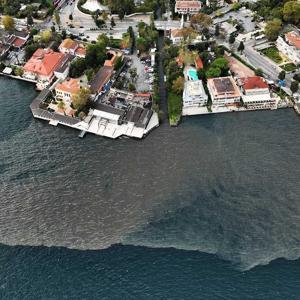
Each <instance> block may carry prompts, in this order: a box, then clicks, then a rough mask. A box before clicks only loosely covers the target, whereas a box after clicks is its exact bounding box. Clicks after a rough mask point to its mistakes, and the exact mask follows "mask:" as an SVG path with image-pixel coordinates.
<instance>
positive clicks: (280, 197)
mask: <svg viewBox="0 0 300 300" xmlns="http://www.w3.org/2000/svg"><path fill="white" fill-rule="evenodd" d="M0 90H1V94H0V105H1V110H0V122H1V126H0V201H1V206H0V242H1V243H4V244H8V245H45V246H64V247H68V248H76V249H102V248H106V247H109V246H110V245H112V244H116V243H124V244H133V245H143V246H149V247H176V248H180V249H186V250H200V251H203V252H207V253H213V254H217V255H218V256H219V257H222V258H224V259H226V260H229V261H231V262H233V263H234V264H238V265H239V266H242V267H243V268H246V269H247V268H251V267H252V266H255V265H257V264H265V263H268V262H270V261H271V260H273V259H276V258H278V257H284V258H287V259H296V258H298V257H299V256H300V203H299V201H300V186H299V184H298V182H299V177H300V171H299V163H300V155H299V149H300V141H299V139H298V133H299V129H300V119H299V117H298V116H297V115H296V114H295V113H294V112H293V111H292V110H278V111H264V112H249V113H233V114H222V115H213V116H202V117H192V118H189V119H186V120H184V121H183V123H182V124H181V125H180V127H178V128H170V127H168V126H166V125H163V126H161V127H160V128H158V129H157V130H155V131H153V132H152V133H151V134H150V136H148V137H147V138H146V139H144V140H142V141H137V140H131V139H119V140H116V141H112V140H108V139H105V138H101V137H96V136H93V135H88V136H87V137H86V138H85V139H83V140H81V139H79V138H78V137H77V135H78V133H79V132H78V131H75V130H73V129H68V128H65V127H61V126H59V127H57V128H56V127H52V126H50V125H48V124H47V123H46V122H43V121H38V120H34V119H33V118H32V116H31V113H30V110H29V107H28V106H29V104H30V102H31V101H32V99H33V97H34V96H35V91H34V89H33V87H32V86H31V85H28V84H25V83H20V82H17V81H12V80H8V79H3V78H1V81H0Z"/></svg>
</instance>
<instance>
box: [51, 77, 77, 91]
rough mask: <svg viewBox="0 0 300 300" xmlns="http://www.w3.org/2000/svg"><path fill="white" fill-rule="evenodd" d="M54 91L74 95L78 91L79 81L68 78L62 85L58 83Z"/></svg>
mask: <svg viewBox="0 0 300 300" xmlns="http://www.w3.org/2000/svg"><path fill="white" fill-rule="evenodd" d="M55 89H56V90H60V91H63V92H68V93H71V94H76V93H78V92H79V91H80V80H79V79H74V78H70V79H69V80H65V81H64V82H62V83H58V84H57V85H56V87H55Z"/></svg>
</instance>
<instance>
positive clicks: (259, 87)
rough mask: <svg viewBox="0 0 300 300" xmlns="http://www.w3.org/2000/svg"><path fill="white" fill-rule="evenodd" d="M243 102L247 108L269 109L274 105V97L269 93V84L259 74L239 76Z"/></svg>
mask: <svg viewBox="0 0 300 300" xmlns="http://www.w3.org/2000/svg"><path fill="white" fill-rule="evenodd" d="M238 84H239V86H240V87H241V91H242V100H243V104H244V106H245V107H246V108H248V109H271V108H275V107H276V99H275V98H273V97H272V96H271V94H270V90H269V85H268V84H267V83H266V82H265V80H264V78H262V77H259V76H253V77H247V78H240V79H239V80H238Z"/></svg>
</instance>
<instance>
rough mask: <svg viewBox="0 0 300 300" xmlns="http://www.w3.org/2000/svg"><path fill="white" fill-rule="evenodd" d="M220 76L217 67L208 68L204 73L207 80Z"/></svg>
mask: <svg viewBox="0 0 300 300" xmlns="http://www.w3.org/2000/svg"><path fill="white" fill-rule="evenodd" d="M220 75H221V70H220V69H219V68H218V67H210V68H209V69H208V71H207V72H206V77H207V78H215V77H220Z"/></svg>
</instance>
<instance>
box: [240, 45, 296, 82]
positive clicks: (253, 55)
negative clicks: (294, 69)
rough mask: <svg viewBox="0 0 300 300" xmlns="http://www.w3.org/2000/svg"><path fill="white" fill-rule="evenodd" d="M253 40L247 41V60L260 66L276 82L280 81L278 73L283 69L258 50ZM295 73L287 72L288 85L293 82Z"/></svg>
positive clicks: (245, 56)
mask: <svg viewBox="0 0 300 300" xmlns="http://www.w3.org/2000/svg"><path fill="white" fill-rule="evenodd" d="M254 43H255V42H253V41H250V42H246V43H245V50H244V58H245V60H246V61H247V62H249V63H250V64H251V65H252V66H254V67H255V68H260V69H262V71H263V72H264V74H265V75H266V76H267V77H268V78H269V79H271V80H273V81H274V82H277V81H278V74H279V73H280V71H282V69H281V68H280V67H278V66H277V65H276V63H274V62H273V61H271V60H270V59H268V58H266V57H265V56H264V55H262V54H260V53H259V52H257V51H256V50H255V49H254V48H253V46H254ZM292 77H293V74H291V73H290V74H286V79H285V81H286V86H287V87H290V85H291V82H292Z"/></svg>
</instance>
